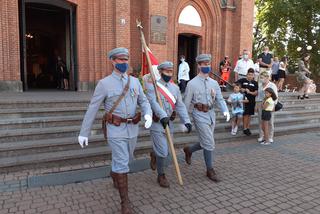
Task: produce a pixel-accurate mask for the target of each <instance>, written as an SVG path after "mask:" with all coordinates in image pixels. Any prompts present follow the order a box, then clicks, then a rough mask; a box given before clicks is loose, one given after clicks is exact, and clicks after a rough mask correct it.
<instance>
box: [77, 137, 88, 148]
mask: <svg viewBox="0 0 320 214" xmlns="http://www.w3.org/2000/svg"><path fill="white" fill-rule="evenodd" d="M78 142H79V144H80V146H81V148H83V146H84V145H85V146H88V138H87V137H82V136H79V137H78Z"/></svg>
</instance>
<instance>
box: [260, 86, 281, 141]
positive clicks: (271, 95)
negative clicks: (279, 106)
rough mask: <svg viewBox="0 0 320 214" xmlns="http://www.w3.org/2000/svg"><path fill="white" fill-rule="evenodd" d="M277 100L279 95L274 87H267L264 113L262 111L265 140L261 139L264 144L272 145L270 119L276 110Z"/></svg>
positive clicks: (263, 105) (263, 106)
mask: <svg viewBox="0 0 320 214" xmlns="http://www.w3.org/2000/svg"><path fill="white" fill-rule="evenodd" d="M275 100H277V95H276V94H275V92H274V91H273V89H272V88H266V89H265V98H264V100H263V103H262V113H261V127H262V130H263V133H264V140H263V141H261V143H260V144H262V145H270V144H271V143H270V141H269V121H270V119H271V114H272V112H273V111H274V107H275Z"/></svg>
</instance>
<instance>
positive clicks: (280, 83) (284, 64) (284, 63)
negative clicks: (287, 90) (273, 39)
mask: <svg viewBox="0 0 320 214" xmlns="http://www.w3.org/2000/svg"><path fill="white" fill-rule="evenodd" d="M287 65H288V59H287V57H285V56H284V57H282V59H281V62H280V64H279V71H278V78H279V80H278V82H277V87H278V91H279V92H284V90H283V83H284V80H285V78H286V70H287Z"/></svg>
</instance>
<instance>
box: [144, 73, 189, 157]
mask: <svg viewBox="0 0 320 214" xmlns="http://www.w3.org/2000/svg"><path fill="white" fill-rule="evenodd" d="M159 82H160V83H161V84H162V85H163V86H165V87H166V88H167V89H168V90H169V91H170V92H171V94H172V95H173V96H174V98H175V99H176V103H175V111H176V112H177V113H178V115H179V117H180V119H181V123H183V124H186V123H190V119H189V115H188V111H187V109H186V106H185V105H184V103H183V101H182V97H181V93H180V90H179V88H178V86H176V85H175V84H173V83H171V82H169V83H166V82H164V81H163V80H162V79H160V80H159ZM145 87H146V89H147V92H146V95H147V98H148V100H149V102H150V104H151V108H152V111H153V113H154V114H155V115H156V116H157V117H159V118H160V119H162V118H164V117H170V116H171V114H172V112H173V110H174V109H172V106H171V105H170V103H169V102H168V101H167V100H166V98H165V97H164V96H163V95H162V94H161V93H160V97H161V100H162V103H163V107H164V109H162V108H161V107H160V105H159V103H158V102H157V97H156V94H155V91H154V87H153V84H152V83H150V82H146V83H145ZM169 127H170V132H171V135H172V133H173V122H172V121H170V122H169ZM150 136H151V140H152V142H153V150H154V152H155V153H156V155H157V156H159V157H163V158H164V157H167V156H168V154H169V151H168V144H167V138H166V134H165V129H164V128H163V126H162V124H161V123H160V121H159V122H154V121H153V123H152V125H151V127H150Z"/></svg>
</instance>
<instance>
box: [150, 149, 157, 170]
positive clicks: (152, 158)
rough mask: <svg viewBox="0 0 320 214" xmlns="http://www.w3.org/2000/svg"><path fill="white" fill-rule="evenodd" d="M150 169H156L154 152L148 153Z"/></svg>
mask: <svg viewBox="0 0 320 214" xmlns="http://www.w3.org/2000/svg"><path fill="white" fill-rule="evenodd" d="M150 167H151V169H152V170H156V168H157V159H156V154H155V153H154V152H150Z"/></svg>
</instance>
